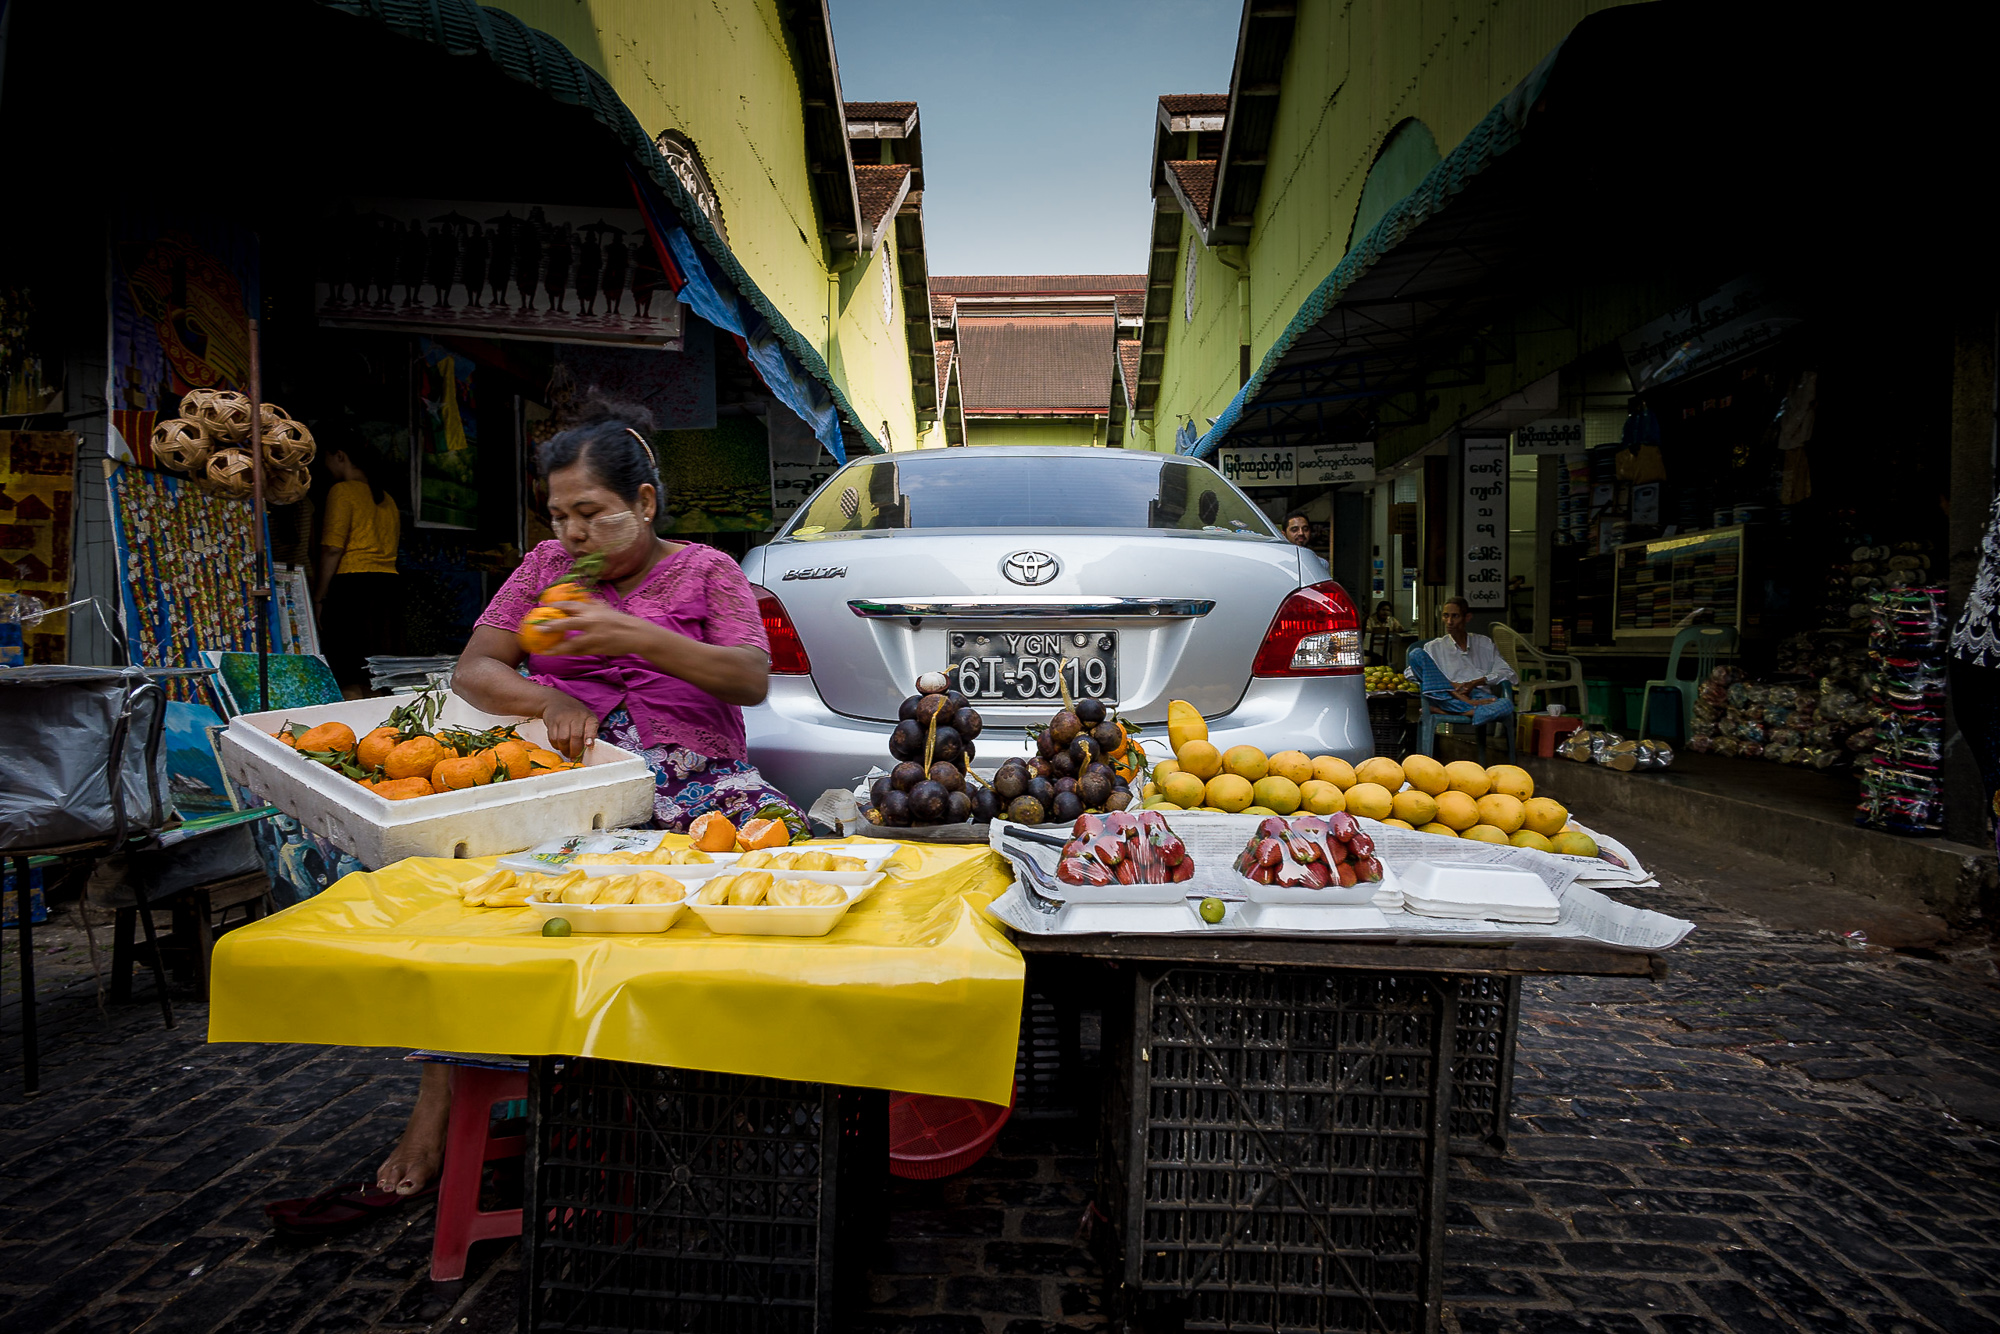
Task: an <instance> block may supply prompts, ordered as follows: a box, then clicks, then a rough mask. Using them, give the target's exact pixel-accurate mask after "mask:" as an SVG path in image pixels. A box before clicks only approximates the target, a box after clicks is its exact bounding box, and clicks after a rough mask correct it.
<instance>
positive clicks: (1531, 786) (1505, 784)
mask: <svg viewBox="0 0 2000 1334" xmlns="http://www.w3.org/2000/svg"><path fill="white" fill-rule="evenodd" d="M1486 779H1487V789H1486V790H1487V791H1489V792H1502V793H1505V794H1506V795H1507V796H1510V797H1512V798H1514V800H1516V801H1526V800H1527V799H1528V798H1529V797H1532V796H1534V795H1535V779H1534V776H1533V775H1532V774H1530V773H1529V772H1528V771H1527V770H1526V769H1523V768H1522V767H1521V766H1520V765H1518V764H1496V765H1494V766H1492V767H1491V768H1489V769H1488V770H1487V771H1486Z"/></svg>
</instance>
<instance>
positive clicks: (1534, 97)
mask: <svg viewBox="0 0 2000 1334" xmlns="http://www.w3.org/2000/svg"><path fill="white" fill-rule="evenodd" d="M1561 54H1562V48H1561V47H1560V46H1559V47H1557V48H1556V50H1554V51H1552V52H1550V53H1549V54H1548V55H1547V56H1546V57H1545V58H1544V59H1543V60H1542V62H1541V64H1539V65H1537V66H1536V67H1535V69H1534V71H1533V72H1532V73H1530V74H1529V75H1528V77H1527V78H1525V79H1523V80H1522V81H1521V82H1520V84H1519V85H1518V86H1516V87H1515V89H1514V91H1513V92H1511V93H1509V94H1508V95H1507V96H1506V98H1505V99H1503V100H1502V101H1501V102H1500V104H1499V105H1498V106H1496V107H1494V108H1493V109H1492V110H1491V111H1489V112H1488V113H1487V114H1486V116H1485V118H1484V119H1482V120H1481V121H1480V122H1479V124H1478V125H1477V126H1475V127H1474V128H1473V130H1472V132H1471V133H1470V134H1468V135H1466V136H1465V138H1464V140H1462V141H1461V142H1460V143H1459V145H1458V147H1457V148H1455V149H1453V150H1452V152H1451V153H1450V155H1449V156H1447V157H1446V158H1445V159H1444V160H1443V161H1442V162H1439V163H1438V165H1437V166H1436V167H1434V168H1432V169H1431V171H1430V173H1429V174H1428V175H1427V176H1425V177H1424V179H1423V181H1422V182H1421V183H1420V184H1419V185H1418V186H1417V188H1416V189H1415V190H1413V191H1411V192H1410V194H1409V195H1407V196H1405V197H1404V199H1403V200H1402V202H1401V203H1399V204H1397V205H1396V206H1395V207H1394V208H1392V209H1390V210H1389V212H1388V213H1387V214H1386V215H1384V217H1383V218H1382V220H1381V221H1380V222H1378V223H1376V224H1375V226H1374V227H1373V228H1372V229H1371V230H1370V231H1369V233H1368V235H1367V236H1366V237H1364V238H1362V240H1361V242H1360V243H1359V244H1358V245H1356V246H1354V247H1353V248H1352V249H1351V250H1349V251H1348V252H1347V255H1346V256H1345V258H1343V259H1342V260H1341V261H1340V263H1339V264H1338V265H1337V266H1335V268H1334V270H1333V272H1332V273H1330V274H1328V275H1327V276H1326V278H1325V279H1324V280H1322V281H1321V282H1320V284H1319V286H1318V287H1317V288H1315V289H1314V291H1313V293H1312V295H1311V296H1309V297H1307V298H1306V300H1305V302H1304V304H1302V305H1301V306H1300V307H1299V309H1298V313H1297V314H1295V315H1294V316H1293V317H1292V320H1291V323H1290V324H1289V325H1288V326H1286V328H1285V331H1284V332H1283V333H1282V334H1280V335H1279V336H1278V339H1277V341H1276V342H1274V343H1273V344H1272V345H1271V348H1270V350H1269V351H1268V352H1267V353H1265V355H1264V359H1263V362H1262V363H1261V364H1260V365H1259V366H1258V367H1257V369H1256V370H1255V371H1254V372H1252V374H1251V376H1250V379H1249V380H1248V382H1246V383H1245V384H1244V386H1243V388H1242V389H1241V390H1240V391H1239V392H1238V393H1237V395H1236V397H1235V398H1233V399H1231V400H1230V402H1229V406H1228V407H1226V408H1224V409H1223V411H1222V415H1221V416H1219V417H1217V418H1216V419H1215V421H1214V423H1213V424H1212V425H1211V426H1210V427H1209V428H1208V430H1207V431H1206V432H1204V433H1203V434H1202V435H1200V436H1199V437H1198V438H1196V439H1195V440H1193V441H1191V442H1189V443H1188V444H1186V445H1184V446H1183V447H1182V451H1181V452H1183V453H1186V454H1192V455H1194V456H1196V457H1203V456H1206V455H1209V454H1212V453H1213V452H1214V451H1215V449H1216V447H1217V446H1218V445H1220V444H1221V443H1222V441H1223V440H1224V439H1228V440H1229V441H1230V442H1231V443H1237V444H1249V445H1269V444H1286V443H1293V442H1296V441H1298V440H1306V439H1311V440H1321V439H1329V438H1332V436H1331V435H1330V434H1329V432H1330V430H1336V429H1338V425H1339V423H1340V422H1341V419H1342V418H1344V417H1351V416H1355V415H1360V413H1361V412H1362V410H1364V409H1366V408H1367V407H1370V406H1372V405H1373V404H1374V403H1375V402H1377V401H1379V400H1381V399H1383V398H1386V397H1389V396H1391V395H1394V394H1399V393H1407V392H1410V391H1412V390H1419V389H1427V388H1431V387H1433V386H1434V384H1435V382H1436V380H1437V379H1438V378H1439V377H1438V375H1437V372H1438V370H1439V369H1440V368H1439V359H1440V356H1441V355H1443V354H1444V353H1445V352H1446V351H1447V350H1448V349H1455V348H1456V347H1457V346H1458V345H1460V344H1462V343H1463V342H1464V341H1465V340H1466V338H1468V337H1469V336H1470V335H1472V334H1473V333H1474V332H1476V331H1477V329H1478V328H1479V327H1480V325H1481V324H1483V323H1485V322H1486V320H1487V319H1488V318H1490V316H1491V314H1492V313H1493V312H1494V311H1495V310H1496V309H1498V308H1499V306H1500V305H1501V303H1502V302H1504V301H1505V299H1506V298H1507V297H1508V296H1509V295H1510V294H1511V292H1510V290H1509V289H1510V284H1508V283H1507V282H1505V281H1504V277H1503V272H1504V270H1505V269H1506V268H1507V266H1508V264H1509V261H1510V259H1511V258H1512V257H1513V255H1514V252H1515V251H1516V249H1517V248H1518V246H1519V244H1520V240H1521V234H1522V230H1523V228H1524V227H1525V226H1526V225H1527V223H1528V221H1529V214H1528V212H1527V209H1526V207H1525V201H1522V200H1520V199H1516V198H1509V196H1511V195H1514V194H1516V193H1517V192H1515V191H1510V190H1506V189H1494V188H1491V183H1490V182H1481V181H1480V180H1479V178H1480V177H1481V175H1482V174H1483V173H1485V172H1486V171H1487V170H1488V168H1490V167H1492V166H1493V164H1494V163H1496V162H1497V161H1499V160H1500V159H1501V158H1502V157H1503V156H1504V155H1506V154H1507V153H1509V152H1511V151H1512V150H1514V149H1515V148H1517V147H1519V146H1520V143H1521V132H1522V129H1523V128H1524V126H1525V125H1526V124H1527V121H1528V118H1529V115H1530V114H1531V112H1532V111H1533V109H1534V108H1535V104H1536V102H1537V101H1538V100H1539V99H1540V97H1541V94H1542V90H1543V88H1544V87H1545V86H1546V84H1547V83H1548V79H1549V76H1550V74H1551V73H1552V72H1553V70H1554V68H1555V65H1556V61H1557V58H1558V57H1559V56H1560V55H1561ZM1482 185H1485V186H1486V187H1487V188H1483V189H1482V188H1478V187H1480V186H1482ZM1467 196H1470V197H1469V198H1468V197H1467Z"/></svg>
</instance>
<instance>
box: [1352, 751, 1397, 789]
mask: <svg viewBox="0 0 2000 1334" xmlns="http://www.w3.org/2000/svg"><path fill="white" fill-rule="evenodd" d="M1354 776H1355V778H1356V779H1357V780H1358V781H1360V782H1363V783H1373V784H1375V785H1376V786H1378V787H1385V788H1387V789H1389V791H1391V792H1394V791H1395V790H1396V789H1397V788H1400V787H1401V786H1402V785H1403V766H1402V765H1400V764H1398V763H1396V762H1395V761H1394V760H1391V759H1387V758H1385V757H1383V756H1381V755H1377V756H1376V757H1375V758H1374V759H1372V760H1363V761H1361V764H1360V767H1359V768H1357V769H1355V771H1354Z"/></svg>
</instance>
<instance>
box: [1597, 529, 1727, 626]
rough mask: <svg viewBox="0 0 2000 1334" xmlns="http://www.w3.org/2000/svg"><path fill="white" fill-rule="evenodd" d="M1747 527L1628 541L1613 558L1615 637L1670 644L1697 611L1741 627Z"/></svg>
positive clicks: (1705, 619) (1709, 619)
mask: <svg viewBox="0 0 2000 1334" xmlns="http://www.w3.org/2000/svg"><path fill="white" fill-rule="evenodd" d="M1744 532H1745V529H1744V526H1743V525H1742V524H1736V525H1733V526H1731V527H1728V528H1715V529H1710V530H1708V531H1706V532H1699V533H1689V534H1687V535H1686V536H1684V537H1663V538H1658V539H1656V540H1654V541H1650V542H1628V543H1625V544H1624V545H1622V546H1619V547H1617V548H1616V549H1615V550H1614V553H1613V574H1612V580H1613V586H1612V637H1613V639H1614V641H1615V642H1617V643H1621V644H1623V643H1629V642H1631V641H1633V640H1647V639H1661V640H1670V639H1672V638H1673V636H1674V634H1675V633H1676V632H1677V631H1679V630H1680V629H1681V627H1682V626H1683V625H1685V624H1686V623H1687V622H1688V618H1689V617H1690V616H1691V615H1693V614H1694V613H1695V612H1698V611H1706V612H1707V613H1709V614H1708V615H1706V616H1704V617H1703V618H1702V619H1703V623H1704V624H1708V625H1726V626H1731V627H1735V628H1741V626H1742V625H1743V588H1744V582H1745V578H1744Z"/></svg>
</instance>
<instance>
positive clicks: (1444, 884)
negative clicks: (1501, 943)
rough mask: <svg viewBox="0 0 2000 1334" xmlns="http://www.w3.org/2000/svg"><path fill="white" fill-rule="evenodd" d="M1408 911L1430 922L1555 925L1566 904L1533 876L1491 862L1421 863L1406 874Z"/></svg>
mask: <svg viewBox="0 0 2000 1334" xmlns="http://www.w3.org/2000/svg"><path fill="white" fill-rule="evenodd" d="M1400 888H1401V889H1402V891H1403V903H1404V907H1405V908H1406V909H1408V910H1409V911H1410V912H1413V913H1417V914H1420V915H1422V916H1426V917H1465V918H1478V919H1485V920H1490V921H1496V922H1506V921H1525V922H1543V923H1548V922H1554V921H1556V920H1557V918H1558V917H1559V916H1560V914H1561V912H1562V901H1561V900H1560V899H1558V898H1557V897H1556V896H1555V895H1554V894H1553V893H1551V892H1550V890H1549V887H1548V886H1547V885H1546V884H1544V883H1543V881H1542V878H1541V877H1540V876H1538V875H1536V874H1535V873H1534V872H1533V871H1528V870H1523V869H1521V868H1520V867H1516V866H1496V865H1494V864H1492V863H1491V862H1452V861H1421V862H1416V863H1413V864H1412V865H1410V866H1407V867H1405V868H1404V869H1403V876H1402V884H1401V886H1400Z"/></svg>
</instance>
